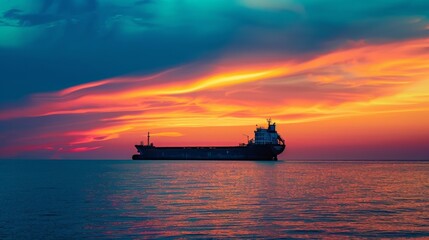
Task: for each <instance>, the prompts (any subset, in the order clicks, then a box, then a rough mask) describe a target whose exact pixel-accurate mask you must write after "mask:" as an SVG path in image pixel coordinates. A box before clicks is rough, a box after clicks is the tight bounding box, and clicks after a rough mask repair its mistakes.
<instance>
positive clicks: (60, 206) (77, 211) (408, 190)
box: [0, 161, 429, 239]
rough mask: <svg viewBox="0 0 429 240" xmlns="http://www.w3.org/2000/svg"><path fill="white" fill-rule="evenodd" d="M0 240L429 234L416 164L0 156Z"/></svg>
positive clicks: (423, 174) (427, 179) (422, 174)
mask: <svg viewBox="0 0 429 240" xmlns="http://www.w3.org/2000/svg"><path fill="white" fill-rule="evenodd" d="M0 180H1V182H2V183H3V187H2V189H0V204H1V206H2V210H1V212H2V214H0V226H1V227H0V238H1V239H14V238H52V239H54V238H97V237H98V238H125V239H128V238H138V237H147V238H157V237H171V238H189V237H194V238H231V237H242V238H258V237H259V238H261V237H264V238H278V237H293V238H320V237H334V238H339V237H388V238H389V237H429V224H428V222H429V200H428V198H427V193H428V192H429V164H428V163H422V162H413V163H404V162H396V163H392V162H360V163H359V162H282V161H280V162H186V161H178V162H174V161H163V162H155V161H147V162H144V161H139V162H132V161H18V162H15V161H2V162H0Z"/></svg>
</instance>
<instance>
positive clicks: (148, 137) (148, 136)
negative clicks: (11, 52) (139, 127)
mask: <svg viewBox="0 0 429 240" xmlns="http://www.w3.org/2000/svg"><path fill="white" fill-rule="evenodd" d="M149 139H150V135H149V132H147V145H148V146H149V145H150V141H149Z"/></svg>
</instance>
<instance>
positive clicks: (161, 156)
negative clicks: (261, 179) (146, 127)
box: [133, 119, 286, 160]
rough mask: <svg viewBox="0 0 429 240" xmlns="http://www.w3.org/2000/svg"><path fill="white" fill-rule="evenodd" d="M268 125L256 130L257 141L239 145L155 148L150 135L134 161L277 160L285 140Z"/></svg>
mask: <svg viewBox="0 0 429 240" xmlns="http://www.w3.org/2000/svg"><path fill="white" fill-rule="evenodd" d="M267 122H268V127H267V128H263V127H257V128H256V130H255V139H250V140H249V139H248V140H247V144H245V143H242V144H239V145H238V146H216V147H215V146H213V147H210V146H207V147H156V146H154V145H153V143H150V135H149V132H148V134H147V143H148V144H147V145H144V144H143V143H141V144H140V145H135V147H136V148H137V151H138V152H139V154H135V155H133V160H277V155H279V154H280V153H282V152H283V151H284V150H285V148H286V144H285V140H284V139H283V138H281V137H280V135H279V134H278V133H277V131H276V123H271V119H267Z"/></svg>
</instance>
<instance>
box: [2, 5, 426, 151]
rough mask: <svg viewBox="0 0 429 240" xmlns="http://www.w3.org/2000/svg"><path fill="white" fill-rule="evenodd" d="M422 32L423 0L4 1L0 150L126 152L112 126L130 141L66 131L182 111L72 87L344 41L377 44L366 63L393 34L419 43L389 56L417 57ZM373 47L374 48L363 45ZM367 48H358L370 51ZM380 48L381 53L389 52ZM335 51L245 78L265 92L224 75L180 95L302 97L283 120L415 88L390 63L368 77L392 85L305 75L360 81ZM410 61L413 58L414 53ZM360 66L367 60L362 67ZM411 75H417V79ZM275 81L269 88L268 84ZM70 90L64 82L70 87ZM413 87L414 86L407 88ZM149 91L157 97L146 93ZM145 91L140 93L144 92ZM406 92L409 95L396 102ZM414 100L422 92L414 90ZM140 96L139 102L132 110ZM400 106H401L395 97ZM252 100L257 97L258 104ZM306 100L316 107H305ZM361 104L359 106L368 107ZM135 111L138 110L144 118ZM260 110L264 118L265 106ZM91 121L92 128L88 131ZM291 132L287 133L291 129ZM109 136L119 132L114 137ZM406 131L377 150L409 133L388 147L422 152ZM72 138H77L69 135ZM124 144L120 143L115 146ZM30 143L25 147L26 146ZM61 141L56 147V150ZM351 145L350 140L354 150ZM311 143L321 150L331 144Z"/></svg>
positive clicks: (180, 77) (297, 53)
mask: <svg viewBox="0 0 429 240" xmlns="http://www.w3.org/2000/svg"><path fill="white" fill-rule="evenodd" d="M428 36H429V1H427V0H377V1H343V0H324V1H319V0H317V1H316V0H301V1H298V0H13V1H2V2H1V3H0V80H1V81H0V132H1V134H0V158H4V157H9V156H17V157H18V158H19V157H21V158H28V157H30V158H34V157H40V158H48V157H58V156H57V155H55V156H54V155H53V154H54V153H53V152H55V154H60V153H61V154H65V155H64V156H59V157H65V158H67V154H68V153H70V152H71V150H70V149H74V150H76V151H78V152H79V153H78V154H80V151H82V152H84V153H82V155H78V157H79V158H104V157H111V156H113V157H114V158H120V157H127V156H128V155H126V154H128V153H129V152H130V151H134V150H133V149H131V150H130V149H126V148H125V147H124V146H125V143H124V142H125V141H124V140H122V139H121V136H124V135H126V134H125V133H128V135H127V136H128V140H127V141H133V140H134V139H133V136H134V135H133V134H134V133H129V132H120V133H118V132H109V134H110V135H109V134H107V135H100V136H99V135H97V136H94V137H93V138H92V140H94V142H95V143H91V144H92V145H91V144H87V145H85V144H81V145H80V144H76V139H77V138H78V137H80V138H86V137H88V136H86V135H85V136H83V137H82V136H75V135H73V134H76V133H82V132H84V131H89V129H95V128H103V127H105V128H107V129H110V128H112V126H115V125H114V124H117V123H118V121H117V120H115V119H117V118H121V117H124V116H128V115H131V114H140V113H142V112H143V113H144V112H145V111H148V112H150V109H157V108H169V107H171V108H173V109H174V110H175V111H179V112H180V111H182V110H183V109H185V110H188V109H186V108H181V107H182V105H180V104H184V103H182V102H174V101H173V102H168V101H164V99H161V97H160V98H159V99H158V100H156V101H155V100H152V99H149V100H148V99H138V101H137V102H136V104H137V105H136V106H131V105H127V106H125V107H124V106H123V105H121V104H122V103H124V104H125V100H124V102H120V101H118V102H119V103H118V105H120V106H113V107H112V108H109V107H110V105H109V104H107V103H106V104H105V103H104V102H91V101H88V102H83V101H82V102H83V103H82V102H80V101H79V100H80V97H82V96H86V97H88V98H91V97H94V96H99V95H103V96H104V95H108V94H110V93H115V91H117V92H120V91H121V90H124V91H125V90H130V91H131V90H133V89H136V88H145V87H148V88H149V89H151V88H150V87H151V84H153V88H158V87H159V89H162V88H161V87H164V86H166V85H168V84H172V85H174V84H176V86H179V87H180V86H187V85H186V84H187V83H188V82H189V81H190V79H197V78H198V77H204V76H206V75H208V74H213V73H214V72H216V71H215V70H218V69H217V68H216V67H218V65H216V64H218V63H220V62H222V61H225V62H227V63H225V62H222V64H224V65H223V66H228V67H230V66H229V64H230V63H231V64H230V65H231V66H235V65H240V64H241V65H243V66H244V65H246V64H249V65H251V64H254V63H256V64H264V63H266V62H265V60H267V62H270V61H271V62H274V61H275V60H281V61H282V62H283V63H288V64H292V63H293V64H298V63H306V61H310V60H312V59H316V58H318V57H323V56H326V55H328V54H330V53H334V52H341V50H343V49H348V48H352V47H353V46H368V49H372V50H371V51H374V52H375V53H374V56H376V57H374V59H371V61H373V62H370V63H368V64H369V65H370V64H375V65H376V64H380V65H382V62H383V61H388V60H390V58H389V57H386V58H382V57H383V56H384V55H383V54H384V51H385V50H380V49H385V48H383V47H382V46H396V48H397V49H400V47H403V46H401V43H407V42H412V43H414V44H416V45H417V46H419V47H420V48H418V53H417V50H416V53H414V52H412V50H409V49H408V48H407V49H405V50H401V51H403V52H401V51H400V50H398V51H397V52H395V54H392V56H393V57H398V59H399V60H401V58H407V57H408V58H411V57H410V56H414V55H415V56H416V58H417V59H418V56H421V58H425V55H424V54H426V51H427V50H426V49H427V48H425V47H424V44H422V43H419V41H422V42H425V39H427V38H428ZM413 41H415V42H413ZM416 42H417V43H416ZM389 44H392V45H389ZM371 46H380V47H373V48H371ZM386 49H388V47H386ZM410 49H411V48H410ZM392 50H394V49H392ZM368 51H370V50H368ZM371 51H370V52H367V54H371V53H373V52H371ZM378 51H383V53H380V52H378ZM408 51H410V52H408ZM385 52H386V56H387V54H389V51H385ZM364 55H365V54H360V53H359V55H358V56H354V55H353V54H350V56H348V57H345V60H344V62H346V61H350V62H353V61H355V62H356V61H357V62H359V61H358V60H359V58H360V57H361V56H364ZM247 56H250V57H247ZM339 59H341V58H339ZM356 59H358V60H356ZM368 59H369V58H368ZM406 60H407V59H406ZM408 60H409V59H408ZM413 60H414V59H413ZM251 61H253V62H251ZM368 61H369V60H368ZM377 61H381V63H380V62H377ZM344 62H341V63H335V64H338V65H335V64H333V65H326V66H325V65H323V64H322V66H321V67H315V68H314V69H312V68H309V69H308V70H306V71H307V72H306V71H302V72H299V73H296V75H293V76H283V75H282V76H279V77H278V79H274V80H273V79H271V80H272V81H271V80H270V81H271V82H270V83H269V84H268V83H267V84H266V85H263V84H260V85H257V84H256V83H255V85H256V86H253V85H252V86H247V87H249V89H246V90H248V91H250V92H251V91H254V90H255V91H256V90H258V91H260V92H264V91H265V92H264V93H265V95H266V96H267V97H265V98H260V99H257V98H255V99H249V97H248V96H247V95H245V94H242V95H240V94H241V93H240V91H241V90H242V89H240V86H237V87H236V88H237V89H234V87H233V86H232V87H231V86H230V85H228V86H226V87H230V88H231V89H230V91H228V92H226V91H227V90H225V92H217V93H216V94H215V93H213V92H206V91H202V92H198V93H189V96H188V95H186V96H184V97H189V98H187V100H183V99H182V100H180V101H183V102H187V101H188V100H189V99H191V100H196V99H197V100H198V101H197V102H198V103H204V101H205V100H207V101H208V100H212V101H213V102H210V104H212V105H210V104H207V106H206V108H205V110H207V109H209V110H212V109H215V107H213V108H211V107H210V106H219V105H217V104H218V101H220V100H225V99H226V100H231V101H230V102H227V103H226V104H225V106H221V107H220V108H219V109H228V107H230V105H233V104H237V102H239V103H243V102H245V100H246V101H248V102H250V101H251V100H254V101H255V102H254V104H255V106H263V104H264V103H266V101H267V102H268V101H270V102H273V103H278V102H284V105H285V106H286V105H287V104H291V105H292V104H298V105H299V104H302V106H300V107H301V108H294V106H291V109H292V110H291V112H288V111H287V110H279V112H278V119H280V120H283V122H284V123H286V122H287V121H291V120H290V119H294V118H300V117H302V118H306V117H308V116H311V115H314V116H317V117H321V118H322V117H323V116H321V115H323V114H325V115H326V116H328V115H329V113H330V111H331V110H332V109H334V108H335V107H338V106H344V105H347V104H348V103H350V102H352V101H353V100H356V99H357V98H359V99H366V100H368V101H370V100H374V98H376V97H379V96H382V95H383V94H385V95H386V96H389V95H388V94H394V93H396V92H395V91H397V90H398V89H400V87H397V88H396V86H401V87H403V89H419V85H418V84H416V85H415V86H413V87H414V88H410V86H411V84H414V82H412V81H408V82H407V81H405V80H403V79H404V78H405V77H406V76H403V75H400V74H398V75H395V76H393V75H392V76H391V75H390V73H391V71H390V69H389V71H388V72H386V73H383V74H384V75H383V76H381V77H380V76H375V77H374V79H376V80H380V78H382V80H383V81H384V80H385V81H384V83H385V84H387V85H388V84H389V82H393V81H396V82H395V84H398V83H399V84H401V83H405V82H407V83H410V86H409V85H407V86H402V85H394V84H391V85H388V86H378V85H377V86H373V85H371V86H364V87H355V88H353V87H348V86H347V84H338V85H335V84H336V83H334V84H332V85H329V83H332V82H329V81H325V82H324V83H325V84H326V85H323V86H322V87H320V85H317V84H315V83H314V82H315V81H318V80H320V79H322V80H320V81H324V80H323V78H317V77H318V76H311V74H313V73H315V75H320V76H322V77H328V78H329V77H337V79H343V78H344V79H345V80H346V81H348V82H350V79H353V80H354V81H358V82H359V81H363V80H362V78H359V77H357V76H352V75H353V74H350V72H347V71H348V70H349V69H348V68H347V67H348V66H347V65H341V64H344ZM362 63H363V64H365V63H366V62H365V61H363V62H362ZM417 63H421V61H419V60H417ZM303 65H305V64H303ZM310 65H311V64H310ZM369 65H368V66H369ZM306 66H307V65H306ZM421 67H422V68H424V67H425V66H421ZM177 69H179V70H177ZM362 69H363V70H366V68H365V67H362ZM404 69H408V68H404ZM167 70H168V71H170V72H169V73H168V74H165V75H163V76H162V77H159V78H154V79H152V80H150V81H143V80H141V81H140V80H130V78H131V79H132V78H133V77H136V76H137V78H136V79H138V78H140V77H142V76H149V75H153V74H158V73H163V72H165V71H167ZM173 70H174V71H173ZM175 70H177V71H175ZM292 70H293V69H292ZM361 72H362V71H361ZM285 75H286V73H285ZM338 76H340V77H341V78H339V77H338ZM312 77H314V78H312ZM112 79H113V80H112ZM118 79H119V80H118ZM121 79H122V80H123V82H121V81H122V80H121ZM386 79H387V80H386ZM392 79H393V80H392ZM105 80H108V83H105V82H103V81H105ZM188 80H189V81H188ZM328 80H329V79H328ZM412 80H413V81H416V82H417V80H416V79H412ZM418 80H419V81H420V79H418ZM97 81H99V82H97ZM94 82H95V83H96V84H98V85H96V86H95V87H94V86H91V84H94ZM88 83H89V86H90V87H87V88H86V87H85V86H88V85H84V84H88ZM82 84H83V85H82ZM210 84H211V83H210ZM210 84H209V85H210ZM270 84H271V85H270ZM276 84H278V86H279V87H277V88H276V86H277V85H276ZM281 84H283V85H281ZM420 84H421V86H425V85H424V84H422V83H420ZM78 85H80V87H81V88H82V89H83V90H82V91H80V90H77V91H71V92H72V94H65V96H63V95H61V93H62V92H63V91H64V89H66V90H67V89H68V88H71V89H73V88H74V87H76V86H78ZM280 85H281V86H280ZM328 85H329V86H328ZM82 86H84V87H82ZM226 87H225V89H226ZM282 87H283V88H282ZM420 89H425V88H420ZM68 90H69V92H70V89H68ZM413 91H414V90H413ZM421 91H423V90H421ZM237 92H238V93H237ZM416 92H418V91H417V90H416ZM416 92H413V93H414V94H417V93H416ZM236 93H237V94H236ZM210 94H212V95H210ZM228 94H229V95H228ZM234 94H236V95H234ZM419 94H421V93H420V92H419ZM119 95H120V94H119ZM227 95H228V96H227ZM58 96H60V97H58ZM156 97H159V96H155V97H153V98H156ZM175 97H176V96H175ZM228 97H230V98H231V99H229V98H228ZM234 97H236V98H234ZM200 98H201V99H203V100H201V99H200ZM184 99H185V98H184ZM146 100H148V101H147V102H145V101H146ZM169 100H171V99H169ZM257 100H258V101H259V102H258V101H257ZM319 100H320V101H319ZM140 101H141V102H140ZM151 101H152V102H151ZM326 102H328V103H329V104H331V105H332V106H328V109H324V111H325V112H323V111H321V112H317V111H316V110H317V108H318V107H319V106H321V104H323V103H326ZM409 102H412V101H408V102H407V103H406V104H408V103H409ZM416 102H424V101H421V100H419V101H417V100H416ZM352 103H353V102H352ZM110 104H111V105H115V104H116V103H115V102H113V103H110ZM127 104H131V103H127ZM138 104H142V105H144V106H149V107H148V109H145V108H142V109H139V108H138ZM169 104H170V105H169ZM174 104H177V105H174ZM401 104H402V105H401ZM184 105H186V104H184ZM197 105H198V104H197ZM209 105H210V106H209ZM244 105H246V104H241V105H240V104H237V105H235V106H233V107H231V109H233V108H237V109H236V110H235V111H234V112H230V113H225V114H224V115H225V116H226V115H228V114H230V115H231V116H234V117H237V118H240V117H242V118H246V117H247V116H248V114H249V110H248V109H244V110H243V109H242V108H241V107H243V106H244ZM249 105H250V104H249ZM398 106H405V105H403V103H400V104H398ZM192 107H194V108H192ZM280 107H282V106H280ZM280 107H279V109H280ZM286 107H287V106H286ZM395 107H397V106H395ZM107 108H109V109H107ZM190 108H192V109H191V110H189V112H190V113H192V114H193V113H199V114H201V116H202V117H204V116H206V115H204V114H207V113H206V112H203V111H202V110H201V109H204V108H203V107H201V106H191V107H190ZM393 108H394V107H392V109H393ZM88 109H90V110H88ZM112 109H113V110H112ZM261 109H262V110H265V109H266V108H262V107H261ZM296 109H302V110H299V111H298V110H296ZM315 109H316V110H315ZM392 109H389V111H405V110H404V109H402V108H401V109H399V110H398V109H397V108H394V109H393V110H392ZM215 110H216V109H215ZM313 110H314V111H316V112H311V111H313ZM334 110H335V109H334ZM347 110H349V109H347ZM198 111H200V112H198ZM216 111H218V110H216ZM231 111H232V110H231ZM293 111H296V112H293ZM362 111H363V112H365V111H367V109H364V110H362ZM386 111H387V110H386ZM81 112H82V113H81ZM167 112H168V111H167ZM189 112H186V113H189ZM332 112H335V111H332ZM337 112H340V111H337ZM350 112H353V110H350ZM350 112H347V114H349V113H350ZM156 113H158V112H156ZM209 113H210V112H209ZM263 114H264V113H262V115H263ZM143 115H144V114H142V116H143ZM149 115H150V113H149V114H148V116H149ZM155 115H156V114H155ZM224 115H222V116H224ZM222 116H221V117H222ZM144 117H145V116H143V120H142V121H148V120H147V119H145V118H144ZM258 117H259V118H261V119H264V118H265V117H267V116H265V115H263V116H258ZM274 117H275V116H274ZM255 118H256V117H255ZM106 119H108V120H106ZM112 119H113V120H112ZM215 119H216V117H215ZM140 120H141V119H140ZM251 120H252V121H253V119H251ZM303 121H304V120H303ZM214 123H215V121H214ZM249 123H250V120H249V121H247V122H246V124H249ZM252 124H253V122H252ZM133 127H134V128H133V131H136V132H137V131H140V130H141V131H143V130H146V128H147V126H144V127H141V126H140V127H141V129H138V127H136V126H133ZM89 132H90V133H91V134H92V132H91V131H89ZM121 134H122V135H121ZM300 134H301V133H299V134H298V133H297V136H300ZM383 134H384V132H380V134H379V135H383ZM29 135H31V136H29ZM77 135H79V134H77ZM89 135H90V134H89ZM184 135H186V134H184ZM41 136H43V137H41ZM75 138H76V139H75ZM286 138H287V137H286ZM115 139H116V141H117V142H114V141H115ZM351 139H352V137H351ZM410 139H411V140H413V141H414V140H415V141H417V143H414V142H413V143H410V142H411V140H409V141H408V140H406V141H408V142H401V141H399V140H398V142H395V144H396V145H395V144H393V145H389V146H387V147H386V148H385V149H386V152H392V154H391V155H392V156H394V155H395V154H394V153H393V151H391V150H392V149H393V150H394V149H396V146H405V145H406V144H408V145H409V146H411V145H413V146H418V148H416V149H417V150H410V149H412V148H411V147H410V148H408V149H405V150H404V151H403V152H401V154H402V155H401V156H399V155H398V158H400V157H401V158H402V157H403V156H405V157H406V156H408V154H409V152H416V154H415V155H416V157H415V158H416V159H422V158H425V157H426V156H428V153H427V150H426V148H425V141H423V140H421V139H420V138H419V139H417V138H416V139H413V138H411V137H410ZM110 140H112V141H110ZM85 141H86V140H85ZM109 141H110V142H109ZM234 141H235V140H234ZM404 141H405V140H404ZM73 142H74V143H75V145H73V144H71V143H73ZM338 142H341V141H338ZM105 143H106V145H105ZM122 143H123V144H124V146H123V145H121V144H122ZM109 144H110V145H111V146H114V147H116V148H117V149H125V150H123V152H122V155H120V154H116V155H115V153H116V152H114V151H113V150H112V151H111V152H108V151H106V149H113V148H109V147H108V146H109ZM347 144H349V145H350V146H354V145H353V143H348V142H347ZM362 144H366V143H362ZM33 145H34V146H33ZM131 145H132V144H129V142H127V143H126V146H131ZM408 145H407V146H408ZM17 146H25V147H26V148H25V149H26V150H25V151H22V149H24V148H17ZM63 146H68V148H69V150H70V151H69V152H67V151H66V150H67V149H66V150H64V149H63ZM364 147H368V146H366V145H365V146H364ZM364 147H362V148H364ZM321 148H323V146H322V147H321ZM372 148H374V147H373V146H369V147H368V149H372ZM27 149H30V150H27ZM32 149H33V150H34V149H35V150H34V151H32ZM40 149H42V150H40ZM59 149H61V151H63V150H64V151H63V152H61V151H60V150H59ZM303 149H304V148H303ZM356 149H357V148H356ZM356 149H355V150H356ZM378 149H379V148H377V151H378ZM84 150H85V151H84ZM86 150H88V151H86ZM92 150H94V151H92ZM358 150H360V149H357V150H356V151H357V152H358ZM303 151H304V150H303ZM320 151H321V152H322V151H325V152H327V153H329V152H331V150H330V149H327V150H326V149H322V150H320ZM383 151H384V150H380V152H381V153H377V154H379V155H380V156H382V157H383ZM124 152H126V153H124ZM348 152H349V150H348V149H345V150H344V155H347V154H348ZM6 153H7V154H6ZM358 153H359V152H358ZM14 154H15V155H14ZM20 154H21V155H20ZM75 154H76V153H75ZM85 154H86V155H85ZM100 154H101V155H100ZM102 154H104V155H102ZM315 155H317V153H315ZM369 155H371V154H369ZM372 155H374V154H372ZM69 156H72V157H74V156H77V155H69ZM296 156H304V155H299V154H297V155H296ZM327 156H328V155H327ZM355 156H358V155H355ZM359 156H360V155H359ZM422 156H423V157H422ZM394 157H395V156H394ZM351 158H353V156H352V157H351Z"/></svg>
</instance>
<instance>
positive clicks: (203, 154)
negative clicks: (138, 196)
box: [132, 144, 285, 161]
mask: <svg viewBox="0 0 429 240" xmlns="http://www.w3.org/2000/svg"><path fill="white" fill-rule="evenodd" d="M135 147H136V148H137V150H138V152H139V153H140V154H136V155H133V157H132V158H133V160H253V161H255V160H261V161H273V160H277V155H278V154H280V153H282V152H283V151H284V149H285V146H284V145H271V144H267V145H257V144H252V145H245V146H236V147H154V146H144V145H135Z"/></svg>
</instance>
